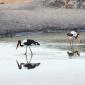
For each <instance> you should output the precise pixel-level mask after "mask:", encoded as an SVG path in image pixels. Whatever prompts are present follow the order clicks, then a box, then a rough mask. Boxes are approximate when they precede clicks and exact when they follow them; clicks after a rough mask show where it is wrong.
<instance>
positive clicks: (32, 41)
mask: <svg viewBox="0 0 85 85" xmlns="http://www.w3.org/2000/svg"><path fill="white" fill-rule="evenodd" d="M31 45H40V44H39V43H38V42H36V41H34V40H32V39H27V40H23V42H21V40H18V43H17V47H16V49H17V48H18V47H19V46H20V47H23V46H26V52H25V55H26V60H27V47H29V50H30V52H31V58H30V61H31V59H32V56H33V53H32V50H31V48H30V46H31ZM30 61H29V62H30ZM27 62H28V61H27Z"/></svg>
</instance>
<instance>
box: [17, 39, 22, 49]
mask: <svg viewBox="0 0 85 85" xmlns="http://www.w3.org/2000/svg"><path fill="white" fill-rule="evenodd" d="M20 45H21V40H18V43H17V47H16V49H17V48H18V47H19V46H20Z"/></svg>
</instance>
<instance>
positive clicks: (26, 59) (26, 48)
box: [25, 46, 28, 63]
mask: <svg viewBox="0 0 85 85" xmlns="http://www.w3.org/2000/svg"><path fill="white" fill-rule="evenodd" d="M25 56H26V61H27V63H28V59H27V46H26V52H25Z"/></svg>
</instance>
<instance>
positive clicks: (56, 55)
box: [0, 42, 85, 61]
mask: <svg viewBox="0 0 85 85" xmlns="http://www.w3.org/2000/svg"><path fill="white" fill-rule="evenodd" d="M40 43H41V45H40V46H31V49H32V51H33V58H32V61H33V60H38V61H39V60H40V61H42V60H44V59H45V60H46V59H52V60H55V59H69V56H68V55H67V50H68V49H67V44H66V43H47V42H40ZM84 46H85V45H81V46H80V56H73V57H72V58H85V52H84V51H85V50H84V49H85V48H84ZM24 53H25V47H23V48H21V47H19V48H18V49H17V50H16V43H13V42H10V43H7V42H3V43H0V55H1V56H0V59H3V60H10V59H19V60H20V59H21V60H25V55H24ZM29 59H30V51H29V49H28V60H29Z"/></svg>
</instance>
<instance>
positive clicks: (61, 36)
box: [0, 32, 85, 43]
mask: <svg viewBox="0 0 85 85" xmlns="http://www.w3.org/2000/svg"><path fill="white" fill-rule="evenodd" d="M66 34H67V33H66V32H55V33H31V34H27V35H25V36H21V35H18V36H17V37H12V38H0V41H9V42H10V41H11V42H12V41H13V42H16V41H17V40H19V39H21V40H23V39H34V40H37V41H41V42H61V43H66V37H67V35H66ZM84 36H85V32H80V38H81V43H85V37H84Z"/></svg>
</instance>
